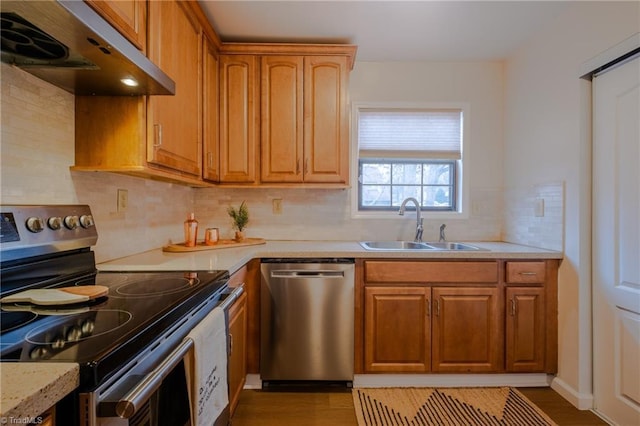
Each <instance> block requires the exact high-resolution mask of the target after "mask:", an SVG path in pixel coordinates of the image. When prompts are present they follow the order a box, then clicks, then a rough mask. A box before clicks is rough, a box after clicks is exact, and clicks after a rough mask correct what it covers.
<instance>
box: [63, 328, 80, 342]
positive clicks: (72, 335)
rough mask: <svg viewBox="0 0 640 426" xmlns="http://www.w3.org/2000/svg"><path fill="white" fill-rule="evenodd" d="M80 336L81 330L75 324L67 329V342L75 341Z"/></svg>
mask: <svg viewBox="0 0 640 426" xmlns="http://www.w3.org/2000/svg"><path fill="white" fill-rule="evenodd" d="M81 338H82V330H81V329H80V327H78V326H77V325H74V326H73V327H71V328H70V329H69V331H67V342H77V341H78V340H80V339H81Z"/></svg>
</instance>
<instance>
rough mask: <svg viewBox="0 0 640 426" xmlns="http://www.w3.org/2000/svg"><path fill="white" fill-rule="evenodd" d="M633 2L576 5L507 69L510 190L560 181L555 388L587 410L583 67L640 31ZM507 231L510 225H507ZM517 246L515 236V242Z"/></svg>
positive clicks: (511, 60) (587, 206)
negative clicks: (560, 250) (560, 249)
mask: <svg viewBox="0 0 640 426" xmlns="http://www.w3.org/2000/svg"><path fill="white" fill-rule="evenodd" d="M639 4H640V3H638V2H575V3H572V4H571V5H570V6H569V7H568V8H567V9H566V10H565V11H564V12H563V13H562V14H560V15H559V16H557V17H556V19H555V21H554V22H552V23H550V24H549V25H548V26H547V27H545V28H541V29H540V31H539V32H538V33H537V34H536V35H535V37H533V38H532V39H531V40H530V41H529V42H527V43H526V44H525V45H523V46H521V48H520V49H519V50H518V51H517V52H516V53H515V54H514V55H513V56H512V57H510V58H509V60H508V61H507V64H506V86H505V87H506V90H505V93H506V96H505V99H506V100H505V112H506V114H505V153H504V160H505V163H504V164H505V168H504V181H505V182H506V183H507V191H509V190H514V191H520V190H526V189H528V188H531V187H534V186H538V185H545V184H547V183H549V182H554V183H557V182H562V183H564V190H565V209H564V223H565V226H564V249H565V259H564V261H563V263H562V265H561V270H560V282H559V344H560V346H559V372H558V378H557V379H556V380H555V381H554V384H553V386H554V388H555V389H557V390H558V391H560V392H561V393H562V394H563V395H564V396H565V397H566V398H568V399H569V400H570V401H571V402H573V403H574V405H577V406H579V407H581V408H590V407H591V402H592V401H591V399H592V388H591V351H592V348H591V328H590V327H591V316H590V310H591V298H590V278H589V270H590V265H589V257H590V244H591V242H590V199H589V197H590V175H589V173H590V170H589V162H590V145H589V144H590V141H589V137H590V136H589V129H590V127H589V114H588V111H589V102H590V84H589V83H588V82H586V81H584V80H580V79H579V77H580V67H581V65H582V63H583V62H585V61H586V60H588V59H590V58H592V57H593V56H596V55H597V54H598V53H600V52H602V51H604V50H606V49H607V48H609V47H611V46H613V45H615V44H617V43H619V42H621V41H622V40H624V39H626V38H627V37H629V36H631V35H633V34H634V33H636V32H638V31H640V8H639ZM505 225H506V227H508V226H509V224H508V223H507V224H505ZM514 239H515V242H519V241H517V238H514Z"/></svg>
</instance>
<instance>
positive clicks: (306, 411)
mask: <svg viewBox="0 0 640 426" xmlns="http://www.w3.org/2000/svg"><path fill="white" fill-rule="evenodd" d="M518 390H519V391H521V392H522V393H523V394H524V395H525V396H526V397H527V398H529V400H531V401H532V402H533V403H534V404H536V405H537V406H538V407H540V408H541V409H542V410H543V411H544V412H545V413H546V414H547V415H548V416H549V417H551V419H553V421H555V422H556V423H557V424H558V425H559V426H565V425H567V426H569V425H572V426H592V425H606V424H607V423H605V422H604V421H602V420H601V419H600V418H599V417H598V416H596V415H595V414H593V413H592V412H590V411H580V410H578V409H576V408H575V407H574V406H573V405H571V404H570V403H569V402H568V401H566V400H565V399H564V398H562V397H561V396H560V395H558V393H556V392H555V391H554V390H552V389H551V388H518ZM231 424H232V426H288V425H291V426H294V425H295V426H302V425H304V426H357V424H358V423H357V422H356V416H355V412H354V408H353V399H352V397H351V391H350V390H347V389H344V388H329V389H322V391H316V390H315V389H293V390H290V389H288V390H284V389H283V390H266V391H263V390H244V391H242V394H241V395H240V402H239V403H238V408H237V409H236V412H235V414H234V416H233V419H232V423H231Z"/></svg>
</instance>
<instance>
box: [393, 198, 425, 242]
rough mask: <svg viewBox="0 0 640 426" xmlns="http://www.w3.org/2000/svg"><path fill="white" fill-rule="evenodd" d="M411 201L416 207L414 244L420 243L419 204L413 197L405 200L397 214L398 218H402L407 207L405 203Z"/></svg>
mask: <svg viewBox="0 0 640 426" xmlns="http://www.w3.org/2000/svg"><path fill="white" fill-rule="evenodd" d="M409 201H411V202H413V203H414V204H415V205H416V237H415V239H414V241H415V242H417V243H421V242H422V217H421V216H420V203H419V202H418V200H416V199H415V198H413V197H409V198H405V200H404V201H403V202H402V204H401V205H400V210H399V211H398V214H399V215H400V216H404V211H405V209H406V207H407V203H408V202H409Z"/></svg>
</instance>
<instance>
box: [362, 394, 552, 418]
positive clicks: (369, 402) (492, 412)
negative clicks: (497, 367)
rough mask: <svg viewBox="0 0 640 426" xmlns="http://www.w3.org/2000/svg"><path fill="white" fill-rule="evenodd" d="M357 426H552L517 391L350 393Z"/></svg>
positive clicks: (544, 415) (544, 416)
mask: <svg viewBox="0 0 640 426" xmlns="http://www.w3.org/2000/svg"><path fill="white" fill-rule="evenodd" d="M353 402H354V405H355V409H356V417H357V419H358V425H359V426H396V425H397V426H400V425H402V426H427V425H436V426H445V425H446V426H449V425H450V426H471V425H482V426H484V425H504V426H546V425H548V426H553V425H555V423H554V422H553V421H552V420H551V419H550V418H549V417H548V416H547V415H546V414H544V413H543V412H542V411H541V410H540V409H539V408H538V407H536V406H535V405H534V404H533V403H531V401H529V400H528V399H527V398H526V397H525V396H524V395H522V394H521V393H520V392H518V390H517V389H514V388H510V387H500V388H359V389H353Z"/></svg>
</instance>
